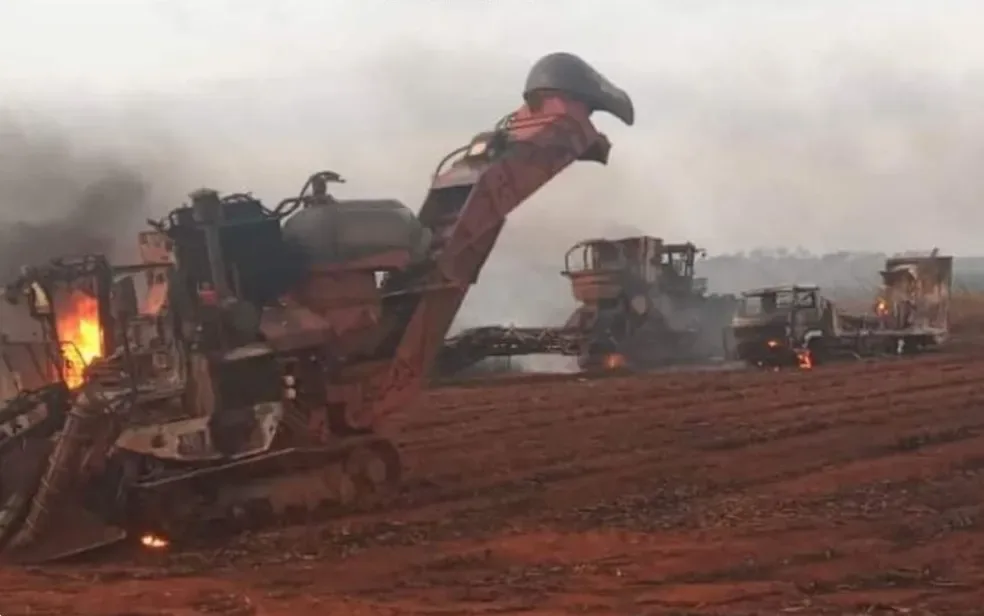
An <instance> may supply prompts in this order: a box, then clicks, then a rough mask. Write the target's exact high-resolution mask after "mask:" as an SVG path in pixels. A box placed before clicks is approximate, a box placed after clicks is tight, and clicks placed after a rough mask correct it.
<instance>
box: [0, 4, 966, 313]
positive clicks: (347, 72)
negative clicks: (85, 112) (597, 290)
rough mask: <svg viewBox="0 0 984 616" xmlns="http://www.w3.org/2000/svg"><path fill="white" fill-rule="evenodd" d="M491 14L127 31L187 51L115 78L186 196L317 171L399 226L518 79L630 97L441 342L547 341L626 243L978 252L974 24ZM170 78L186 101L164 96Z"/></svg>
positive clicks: (941, 18) (878, 12) (924, 12)
mask: <svg viewBox="0 0 984 616" xmlns="http://www.w3.org/2000/svg"><path fill="white" fill-rule="evenodd" d="M136 4H138V3H129V4H128V6H135V5H136ZM169 4H173V3H169ZM198 4H201V3H198ZM493 4H494V6H493ZM493 4H488V5H487V6H485V5H483V6H482V7H481V8H478V7H472V6H471V5H468V6H465V5H464V4H462V5H461V6H460V7H459V6H458V5H457V4H456V5H455V6H454V7H452V6H450V5H448V4H447V3H442V4H440V5H437V4H435V5H433V7H429V6H428V7H424V6H417V5H416V4H414V5H413V6H412V7H411V6H410V5H409V4H407V6H406V7H404V6H403V5H401V4H399V3H397V4H394V3H385V5H384V4H383V3H376V5H375V6H373V3H372V2H368V3H365V2H364V3H357V5H358V6H356V5H355V4H351V3H349V4H346V5H345V7H346V8H345V9H344V10H341V9H340V8H339V6H336V7H334V8H328V7H329V3H318V6H319V7H321V8H317V7H315V6H314V5H315V3H306V8H305V9H304V10H301V9H297V10H293V9H283V10H281V11H279V12H278V14H277V16H276V18H275V19H274V18H271V17H270V16H269V15H267V14H266V13H265V12H264V11H266V10H267V9H261V8H256V7H254V8H248V7H245V6H243V7H241V8H239V9H237V11H235V12H233V13H229V12H228V11H215V12H210V11H207V10H205V9H204V8H203V9H197V8H195V6H197V5H195V6H192V3H186V6H184V8H183V9H182V12H183V15H184V17H183V18H182V20H181V21H182V23H183V25H180V26H175V27H174V28H172V29H170V30H168V28H165V27H163V26H161V25H160V22H161V19H157V20H156V21H154V22H153V28H156V29H157V30H152V28H151V25H150V24H151V21H150V20H147V21H146V22H143V21H141V22H140V23H141V24H144V23H145V24H147V25H146V26H145V27H146V28H147V30H146V31H144V32H142V33H141V35H140V36H141V37H145V38H147V39H148V40H151V38H152V37H156V38H154V39H153V40H154V41H155V43H154V45H156V46H157V47H155V49H168V50H171V51H173V53H174V54H175V57H178V56H179V55H180V54H181V53H190V51H189V49H190V48H189V49H185V48H184V47H182V46H186V43H187V42H188V41H190V40H193V39H194V40H195V41H198V43H201V45H202V47H200V48H196V49H197V52H201V53H198V55H196V56H195V58H196V61H194V62H192V61H190V60H189V59H188V58H190V57H191V56H187V55H183V56H180V57H181V58H183V60H182V61H181V62H180V63H179V62H172V63H171V64H168V63H167V62H166V60H168V53H170V52H168V53H165V52H162V51H156V52H153V54H151V52H146V53H147V54H149V55H153V57H152V58H147V60H148V62H150V61H153V62H154V63H155V64H153V66H154V70H151V71H148V70H146V69H145V65H144V64H142V63H140V62H136V61H134V62H132V63H129V64H127V65H126V66H121V67H119V71H120V75H121V76H120V77H119V79H118V80H119V81H123V80H124V78H126V79H130V78H134V79H136V78H138V77H139V78H140V79H142V80H143V81H141V83H148V82H149V81H150V80H151V78H153V79H157V80H159V82H160V84H161V85H160V86H159V89H160V90H161V91H164V90H167V91H169V92H170V93H169V94H167V95H160V96H155V97H145V98H148V99H152V100H146V101H141V103H140V105H142V106H143V107H144V109H143V112H144V113H147V114H149V115H153V116H154V117H155V118H156V121H158V122H159V123H160V125H161V126H164V127H166V128H165V130H166V132H168V133H171V134H173V135H175V136H176V137H177V138H178V139H179V140H180V141H181V142H182V143H187V144H189V149H193V151H196V152H198V153H199V155H198V156H196V164H195V166H194V168H193V169H191V170H189V172H188V174H187V175H186V176H185V177H186V179H187V180H189V181H187V182H185V183H183V184H182V187H183V188H182V190H183V191H184V192H187V190H188V189H191V188H195V187H197V186H199V185H209V186H211V187H214V188H216V189H219V190H221V191H224V192H232V191H241V190H253V191H255V192H256V193H257V194H258V195H259V196H261V197H264V198H265V199H268V200H276V199H279V198H281V197H283V196H285V195H288V194H293V193H294V192H296V190H297V186H298V185H299V184H300V183H301V182H302V181H303V179H304V178H305V177H306V176H307V174H308V172H310V171H312V170H315V169H324V168H333V169H335V170H336V171H338V172H340V173H342V175H344V176H345V177H346V178H347V179H348V180H349V183H348V184H347V185H345V186H344V187H341V189H340V190H338V191H337V192H338V194H339V196H342V197H344V196H355V195H359V196H393V197H397V198H400V199H401V200H403V201H404V202H405V203H407V204H408V205H410V206H411V207H414V208H416V207H417V206H418V205H419V203H420V202H421V199H422V198H423V196H424V192H425V190H426V188H427V182H428V178H429V176H430V174H431V172H432V171H433V169H434V165H435V164H436V162H437V161H438V160H439V159H440V158H441V156H443V155H444V154H445V153H446V152H447V151H449V150H451V149H452V148H454V147H456V146H458V145H460V144H462V143H464V142H466V141H467V140H468V139H469V138H470V137H471V136H472V135H473V134H474V133H475V132H477V131H481V130H485V129H487V128H488V127H490V126H491V125H492V124H493V123H494V122H495V121H496V120H497V119H498V118H499V117H500V116H501V115H502V114H504V113H507V112H509V111H511V110H513V109H514V108H515V107H516V105H517V104H519V103H520V91H521V89H522V85H523V80H524V79H525V77H526V72H527V70H528V69H529V67H530V65H531V64H532V63H533V62H534V61H535V60H536V59H537V58H539V57H540V56H542V55H543V54H545V53H548V52H551V51H557V50H568V51H572V52H575V53H578V54H580V55H582V56H583V57H584V58H585V59H586V60H587V61H589V62H590V63H592V64H593V65H594V66H595V67H596V68H597V69H598V70H599V71H600V72H602V73H603V74H605V75H607V76H608V77H610V78H611V80H612V81H613V82H615V83H616V84H618V85H619V86H621V87H623V88H625V89H626V90H627V91H629V93H630V94H631V95H632V96H633V98H634V100H635V105H636V110H637V120H638V121H637V124H636V126H634V127H632V128H625V127H622V126H620V125H619V124H618V123H617V122H616V121H614V120H612V119H610V118H605V117H603V116H599V117H598V118H597V123H598V125H599V127H600V128H601V129H602V130H604V131H605V132H606V133H608V134H609V136H610V137H611V139H612V141H613V144H614V148H613V151H612V160H611V164H610V165H609V166H608V167H607V168H603V167H600V166H596V165H592V164H587V163H581V164H579V165H577V166H575V168H573V169H571V170H569V171H567V172H565V173H564V175H563V176H562V177H560V178H558V179H557V180H555V181H554V182H553V183H551V184H550V185H548V186H547V187H546V188H545V189H544V190H542V191H541V192H540V193H538V194H537V195H535V196H534V197H533V199H531V200H530V202H529V203H528V204H527V205H526V206H524V207H523V208H522V209H521V210H520V211H518V212H516V213H515V214H514V215H513V216H512V217H511V218H510V220H509V222H508V223H507V226H506V230H505V232H504V233H503V235H502V237H501V240H500V243H499V245H498V247H497V249H496V252H495V254H494V255H493V257H492V259H491V260H490V261H489V263H488V265H487V267H486V269H485V271H484V272H483V273H482V276H481V278H480V280H479V283H478V286H477V288H475V289H474V290H473V292H472V294H471V295H470V297H469V299H468V301H467V302H466V305H465V306H464V308H463V311H462V313H461V315H460V318H459V325H478V324H487V323H509V322H513V323H516V324H518V325H519V324H524V325H534V324H538V323H545V322H557V321H558V320H560V319H562V318H563V315H566V313H567V311H568V310H570V309H571V308H572V301H571V298H570V292H569V289H568V287H567V283H566V281H565V280H564V279H563V278H562V277H561V276H560V275H559V270H560V269H561V268H562V267H563V263H562V260H563V255H564V252H565V251H566V249H567V248H568V247H569V246H570V245H571V244H573V243H574V242H576V241H578V240H581V239H584V238H589V237H598V236H607V235H623V234H626V231H627V230H638V231H641V232H644V233H646V234H650V235H655V236H661V237H664V238H666V239H667V240H671V241H682V240H691V241H694V242H696V243H697V244H699V245H701V246H702V247H704V248H707V249H708V251H709V252H710V253H711V254H712V255H713V254H722V253H733V252H735V251H740V250H749V249H752V248H755V247H759V246H763V247H778V246H787V247H789V248H794V247H797V246H802V247H804V248H805V249H808V250H811V251H813V252H815V253H824V252H830V251H836V250H839V249H844V250H867V251H883V252H889V253H891V252H895V251H901V250H907V249H923V250H926V249H929V248H932V247H934V246H939V247H940V248H941V250H943V251H944V252H953V253H956V254H957V255H958V256H959V255H963V254H968V253H973V252H976V251H977V250H978V248H977V247H978V244H979V242H978V239H977V237H976V234H975V233H974V232H973V229H975V228H979V227H981V226H984V210H982V209H981V208H980V207H979V200H980V194H981V192H982V190H984V185H982V183H981V179H980V178H981V176H980V173H979V169H980V167H981V163H982V160H984V149H982V145H981V144H984V122H982V120H981V117H982V116H981V114H980V111H979V110H980V104H981V101H982V100H984V79H982V78H981V75H982V74H984V71H982V69H984V64H982V63H981V58H984V53H982V49H981V43H980V40H981V39H980V37H979V36H978V34H977V32H976V30H975V28H976V24H979V23H980V22H981V19H984V9H982V5H981V3H980V2H970V1H963V0H953V2H951V3H948V5H947V11H945V12H944V11H938V10H936V9H933V8H932V7H929V6H928V5H927V4H926V3H917V2H914V1H912V0H872V1H871V2H867V3H848V2H839V1H835V0H831V1H830V2H826V3H822V7H821V6H820V4H819V3H815V5H812V6H807V4H805V3H788V2H787V3H777V2H773V1H771V0H748V1H747V2H742V3H741V7H740V8H735V6H734V3H725V2H716V1H709V2H699V3H674V2H630V1H629V0H626V6H627V7H631V8H625V7H622V8H620V9H619V10H618V11H614V10H610V9H609V10H606V9H603V8H601V7H588V6H587V5H585V6H583V7H582V6H581V5H577V6H574V5H570V6H566V5H565V7H563V8H559V6H554V4H551V3H538V4H536V5H531V4H530V3H526V2H524V3H520V2H518V1H512V0H501V1H500V2H496V3H493ZM294 6H295V7H297V6H298V4H295V5H294ZM114 10H116V11H123V10H128V11H134V12H135V11H137V10H138V9H137V8H130V9H123V8H117V9H114ZM428 11H430V12H428ZM213 13H214V14H213ZM382 13H385V16H386V18H385V19H380V15H381V14H382ZM158 17H159V16H158ZM134 21H135V22H136V21H138V20H134ZM189 24H190V25H189ZM410 24H412V25H410ZM180 28H184V30H180ZM326 28H328V29H330V31H331V34H330V36H325V30H326ZM117 30H119V31H120V32H123V31H124V29H122V28H119V29H117ZM369 31H371V32H372V33H373V34H372V36H366V34H365V33H366V32H369ZM126 32H127V35H128V36H131V37H132V36H135V35H133V34H132V32H133V30H126ZM70 34H71V29H66V36H68V35H70ZM111 35H113V33H105V36H111ZM121 36H122V35H121ZM179 41H180V43H181V45H180V46H179V45H178V42H179ZM198 43H196V44H198ZM2 44H3V39H0V45H2ZM11 44H12V43H11ZM80 47H81V46H80ZM122 47H124V46H121V48H122ZM130 47H135V46H132V45H131V46H130ZM147 47H148V48H149V47H150V46H149V45H148V46H147ZM179 47H180V48H179ZM141 49H143V46H141ZM137 52H138V50H136V49H134V50H133V53H134V54H136V53H137ZM197 52H196V53H197ZM80 53H81V52H80ZM93 53H95V52H93ZM140 53H144V52H140ZM11 57H14V56H11ZM103 59H105V58H103ZM199 59H200V61H198V60H199ZM191 65H194V66H191ZM137 67H138V68H137ZM9 68H10V69H11V70H12V71H13V70H14V69H17V68H18V67H17V66H10V67H9ZM61 68H63V69H65V67H64V66H62V67H61ZM28 69H29V67H24V68H23V71H27V70H28ZM30 70H32V71H35V72H37V71H36V69H34V68H30ZM65 70H67V69H65ZM74 70H82V69H74ZM99 71H100V75H101V73H102V72H104V68H103V66H102V65H100V69H99ZM134 73H139V75H135V74H134ZM189 73H193V74H194V75H195V80H196V83H195V85H194V86H187V87H184V86H179V85H177V84H179V83H182V82H184V81H187V78H188V76H189ZM100 75H92V79H93V80H95V79H96V78H97V77H99V76H100ZM208 75H211V77H208ZM220 76H221V77H228V78H226V79H223V81H222V82H221V83H220V82H219V79H220ZM107 80H108V77H107ZM208 80H211V81H212V83H207V82H208ZM107 87H108V86H107ZM117 87H119V86H117ZM756 267H759V266H758V265H754V264H753V265H750V266H749V267H748V268H747V270H746V271H745V272H744V274H743V275H741V276H739V277H735V280H736V281H737V280H740V281H741V284H743V285H744V284H754V281H755V280H759V279H761V281H762V283H766V282H769V281H771V280H772V279H773V278H778V277H785V275H786V272H785V271H771V270H770V271H769V272H766V273H765V274H763V275H762V276H761V278H756V276H757V275H758V274H756ZM825 267H827V265H826V264H825V262H824V261H823V260H818V263H817V268H818V269H822V268H825ZM831 267H833V266H831ZM837 267H840V266H837ZM811 268H812V266H811ZM708 271H710V272H712V273H713V275H714V276H726V275H728V274H727V273H726V272H725V273H717V272H723V270H717V269H715V270H710V269H709V270H708ZM805 273H809V272H805ZM804 275H805V274H804ZM810 278H813V279H814V280H822V279H825V278H827V277H826V276H824V275H822V272H819V273H818V275H815V276H810ZM710 282H711V286H712V287H717V288H725V287H730V286H731V285H730V284H719V283H718V281H715V280H711V281H710ZM724 282H725V283H727V282H728V281H724Z"/></svg>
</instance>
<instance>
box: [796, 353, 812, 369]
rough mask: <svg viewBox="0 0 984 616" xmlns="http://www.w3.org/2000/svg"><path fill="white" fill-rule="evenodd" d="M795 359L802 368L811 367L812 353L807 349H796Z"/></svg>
mask: <svg viewBox="0 0 984 616" xmlns="http://www.w3.org/2000/svg"><path fill="white" fill-rule="evenodd" d="M796 360H797V362H798V363H799V367H800V368H802V369H803V370H809V369H810V368H812V367H813V354H812V353H810V352H809V351H796Z"/></svg>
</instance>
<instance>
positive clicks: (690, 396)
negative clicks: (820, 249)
mask: <svg viewBox="0 0 984 616" xmlns="http://www.w3.org/2000/svg"><path fill="white" fill-rule="evenodd" d="M982 378H984V358H975V357H973V356H972V355H970V354H964V353H956V352H954V353H950V354H939V355H934V356H926V357H923V358H919V359H915V360H908V361H906V360H898V361H883V362H879V363H871V364H860V365H858V364H846V365H841V366H835V367H829V368H824V369H817V370H813V371H792V372H787V373H779V374H776V373H771V372H769V373H749V372H731V373H723V372H719V373H711V372H706V373H694V374H680V373H678V374H666V375H659V376H656V375H637V376H633V377H624V378H611V379H604V380H580V381H579V380H568V381H548V380H541V381H536V380H534V379H531V380H530V381H529V382H525V383H524V382H521V381H518V382H517V381H511V382H509V383H507V384H502V385H497V386H493V385H486V386H482V387H458V388H444V389H441V390H436V391H433V392H431V393H430V394H429V395H427V396H426V398H425V399H424V400H422V401H421V408H420V409H419V411H420V412H415V413H406V414H405V415H404V417H406V419H405V420H404V421H405V423H404V424H403V425H401V426H399V428H400V436H399V439H400V440H401V441H402V445H403V447H404V450H405V451H406V455H407V463H408V464H409V465H410V469H409V471H408V475H409V476H408V481H407V484H406V485H405V487H404V489H403V492H402V494H401V495H400V496H399V497H398V498H397V500H396V502H393V503H390V504H389V505H387V506H386V507H384V508H382V509H381V510H378V511H374V512H365V513H363V514H360V515H357V516H351V517H348V518H346V519H343V520H341V521H338V522H334V523H332V524H330V525H328V524H326V525H323V526H317V527H310V528H290V529H284V530H280V531H276V532H269V533H266V534H262V535H253V536H247V537H242V538H240V539H239V540H237V542H236V543H235V544H234V545H225V546H217V547H214V548H202V549H199V550H196V551H193V552H190V553H180V554H179V553H167V552H166V551H160V552H157V553H155V552H154V551H152V550H151V551H147V552H146V553H144V554H141V555H137V556H132V555H130V556H126V558H125V560H120V559H119V558H120V555H116V558H114V559H113V560H111V561H106V562H105V563H103V564H97V565H95V566H93V565H92V564H88V565H72V566H59V567H45V568H44V569H37V570H33V571H32V570H14V569H10V570H7V571H5V572H3V573H0V613H2V614H3V615H4V616H11V615H12V614H32V615H39V614H52V615H54V614H64V615H66V616H73V615H85V616H89V615H92V616H96V615H98V616H110V615H113V616H123V615H124V614H126V615H127V616H136V615H142V616H151V615H155V616H163V615H165V614H168V615H173V616H188V615H192V614H227V615H231V614H244V615H245V614H257V615H259V614H263V615H267V616H274V615H285V616H286V615H292V616H305V615H308V614H311V615H314V614H318V615H322V614H353V615H359V614H451V613H475V614H478V613H520V612H522V613H531V614H561V613H575V612H579V613H598V614H605V613H616V614H643V613H648V614H729V615H730V614H764V613H796V614H827V613H829V614H842V613H857V612H863V613H880V612H881V613H885V614H891V613H904V612H902V611H899V610H904V609H909V610H911V611H910V612H908V613H910V614H920V613H923V614H970V613H974V611H975V610H976V609H977V608H978V607H979V606H980V605H984V588H982V586H981V583H980V580H982V579H984V558H982V556H981V554H984V534H982V532H981V522H980V516H981V505H980V495H981V494H982V493H984V475H982V469H984V436H982V426H984V418H982V417H981V416H980V409H981V407H982V403H984V385H982ZM425 410H426V412H424V411H425ZM781 610H788V611H787V612H782V611H781ZM864 610H869V611H868V612H864ZM893 610H895V611H893Z"/></svg>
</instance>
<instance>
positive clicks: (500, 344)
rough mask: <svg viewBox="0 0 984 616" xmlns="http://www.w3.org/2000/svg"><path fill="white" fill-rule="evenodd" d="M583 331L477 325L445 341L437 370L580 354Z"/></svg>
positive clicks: (454, 370)
mask: <svg viewBox="0 0 984 616" xmlns="http://www.w3.org/2000/svg"><path fill="white" fill-rule="evenodd" d="M580 352H581V334H580V332H579V331H578V330H576V329H565V328H561V327H496V326H492V327H476V328H473V329H466V330H465V331H463V332H461V333H459V334H457V335H456V336H452V337H450V338H448V339H447V340H445V341H444V346H443V347H442V348H441V351H440V353H439V354H438V357H437V361H436V362H435V363H436V369H437V373H438V374H441V375H449V374H454V373H455V372H459V371H461V370H464V369H465V368H468V367H469V366H472V365H474V364H476V363H478V362H480V361H482V360H483V359H485V358H486V357H513V356H519V355H569V356H574V355H578V354H579V353H580Z"/></svg>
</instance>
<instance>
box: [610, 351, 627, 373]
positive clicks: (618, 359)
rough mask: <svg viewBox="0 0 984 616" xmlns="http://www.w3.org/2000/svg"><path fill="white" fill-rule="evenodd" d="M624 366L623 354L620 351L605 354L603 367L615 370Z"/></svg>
mask: <svg viewBox="0 0 984 616" xmlns="http://www.w3.org/2000/svg"><path fill="white" fill-rule="evenodd" d="M623 367H625V356H624V355H622V354H621V353H609V354H608V355H606V356H605V369H606V370H617V369H619V368H623Z"/></svg>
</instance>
